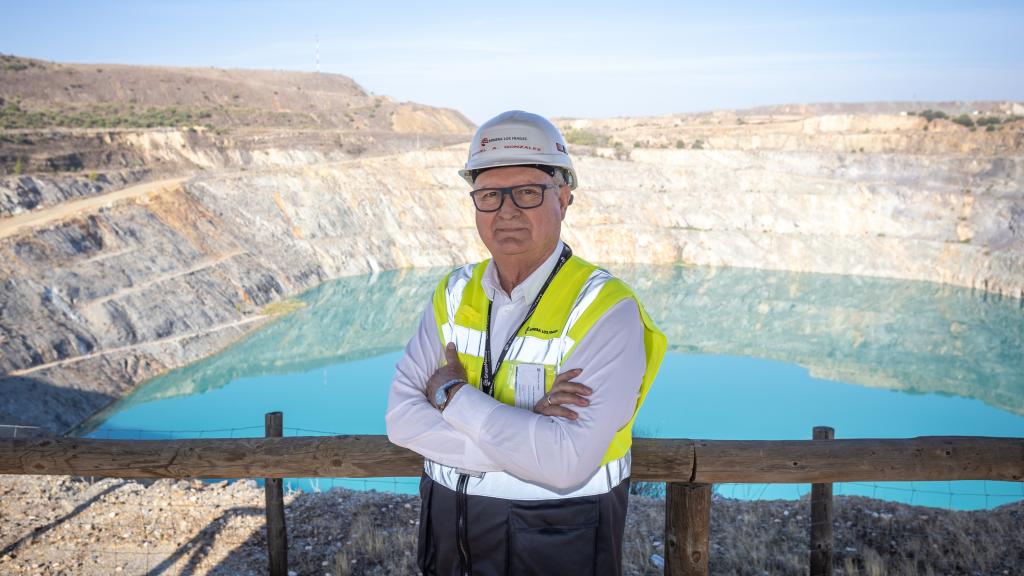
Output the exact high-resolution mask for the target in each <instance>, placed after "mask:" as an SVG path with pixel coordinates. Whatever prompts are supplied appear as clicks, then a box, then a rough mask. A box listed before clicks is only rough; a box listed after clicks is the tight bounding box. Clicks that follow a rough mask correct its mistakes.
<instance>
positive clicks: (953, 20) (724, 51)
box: [0, 0, 1024, 124]
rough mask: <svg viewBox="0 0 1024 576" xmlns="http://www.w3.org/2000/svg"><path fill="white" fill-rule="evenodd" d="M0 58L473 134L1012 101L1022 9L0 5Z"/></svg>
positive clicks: (1021, 79) (988, 5) (216, 0)
mask: <svg viewBox="0 0 1024 576" xmlns="http://www.w3.org/2000/svg"><path fill="white" fill-rule="evenodd" d="M2 3H3V14H4V18H3V21H2V22H0V52H2V53H4V54H16V55H19V56H27V57H34V58H41V59H45V60H54V61H60V62H85V63H123V64H146V65H166V66H214V67H219V68H271V69H286V70H307V71H314V70H316V53H317V39H319V54H320V71H322V72H333V73H339V74H344V75H346V76H349V77H352V78H354V79H355V80H356V81H357V82H358V83H359V84H360V85H362V86H363V87H364V88H365V89H366V90H368V91H371V92H373V93H374V94H384V95H387V96H390V97H392V98H394V99H396V100H399V101H406V100H409V101H414V102H420V103H423V104H429V105H433V106H443V107H449V108H455V109H457V110H459V111H460V112H462V113H463V114H465V115H466V116H467V117H469V119H470V120H473V121H474V122H476V123H478V124H479V123H482V122H483V121H485V120H486V119H487V118H489V117H491V116H493V115H494V114H497V113H499V112H501V111H503V110H507V109H511V108H521V109H526V110H530V111H533V112H537V113H540V114H543V115H546V116H561V117H566V116H570V117H610V116H641V115H661V114H671V113H680V112H697V111H705V110H714V109H723V108H746V107H751V106H759V105H770V104H784V103H809V102H855V101H877V100H929V101H938V100H1024V34H1021V33H1020V28H1021V23H1022V22H1024V2H1021V1H1019V0H1017V1H1015V2H992V1H984V0H980V1H976V2H967V1H966V0H965V1H962V2H951V1H944V0H934V1H905V2H900V1H895V0H894V1H889V2H876V1H873V0H866V1H860V2H821V1H816V2H782V1H780V2H752V1H748V2H701V3H696V2H690V1H682V0H680V1H675V2H642V1H637V0H634V1H628V2H622V1H619V2H601V1H591V2H575V1H563V2H552V1H547V2H535V1H530V0H525V1H519V2H509V1H505V2H445V1H443V0H435V1H431V2H395V1H392V2H386V1H379V0H377V1H363V2H351V1H333V2H330V1H320V0H294V1H290V2H284V1H246V2H243V1H240V0H202V1H199V0H178V1H168V2H149V1H146V2H139V1H131V2H71V1H65V2H54V1H46V0H33V1H31V2H27V1H24V0H3V2H2Z"/></svg>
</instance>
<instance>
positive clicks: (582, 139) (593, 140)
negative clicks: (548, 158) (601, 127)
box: [565, 128, 608, 146]
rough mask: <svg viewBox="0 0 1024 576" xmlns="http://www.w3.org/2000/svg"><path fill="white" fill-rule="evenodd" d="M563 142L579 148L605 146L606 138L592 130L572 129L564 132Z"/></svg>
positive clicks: (606, 143)
mask: <svg viewBox="0 0 1024 576" xmlns="http://www.w3.org/2000/svg"><path fill="white" fill-rule="evenodd" d="M565 141H566V142H568V143H569V144H576V145H580V146H607V145H608V137H607V136H605V135H604V134H601V133H600V132H594V131H592V130H583V129H579V130H577V129H573V128H570V129H568V130H566V131H565Z"/></svg>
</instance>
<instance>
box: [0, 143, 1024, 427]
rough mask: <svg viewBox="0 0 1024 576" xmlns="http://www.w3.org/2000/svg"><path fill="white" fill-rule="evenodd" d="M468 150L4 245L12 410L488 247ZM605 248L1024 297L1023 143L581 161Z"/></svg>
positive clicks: (92, 392)
mask: <svg viewBox="0 0 1024 576" xmlns="http://www.w3.org/2000/svg"><path fill="white" fill-rule="evenodd" d="M463 161H464V149H463V147H461V146H456V147H452V148H448V149H436V150H429V151H414V152H407V153H402V154H397V155H393V156H382V157H376V158H368V159H361V160H346V161H340V162H333V163H330V162H328V163H319V164H314V165H308V166H291V167H287V166H284V167H281V166H279V167H274V168H267V169H250V170H246V171H239V172H233V173H220V174H212V173H211V174H204V175H200V176H197V177H196V178H194V179H192V180H190V181H188V182H186V183H185V184H184V185H183V186H181V187H179V188H177V189H175V190H173V191H172V192H169V193H162V194H160V193H155V194H153V195H150V196H146V197H143V198H139V199H135V200H131V201H126V202H122V203H119V204H115V205H113V206H110V207H107V208H104V209H101V210H99V211H96V212H92V213H88V214H83V215H80V216H76V217H74V218H71V219H70V220H64V221H62V222H61V223H59V224H54V225H51V226H49V227H45V228H40V229H36V230H32V231H30V232H24V233H21V234H19V235H17V236H14V237H11V238H7V239H4V240H0V374H5V375H6V376H0V395H2V397H0V400H2V402H0V423H17V422H19V421H20V422H23V423H30V424H36V425H42V426H45V427H47V428H48V429H50V430H52V431H54V432H62V431H64V430H66V429H68V428H69V427H71V426H73V425H74V424H75V423H77V422H79V421H80V420H82V419H83V418H85V417H87V416H88V415H89V414H91V413H93V412H94V411H96V410H98V409H100V408H102V407H103V406H105V405H106V404H108V403H109V402H111V401H112V400H114V399H115V398H117V397H119V396H121V395H122V394H123V393H124V392H125V391H127V390H129V389H130V388H131V387H132V386H133V385H134V384H136V383H138V382H140V381H142V380H145V379H147V378H149V377H152V376H154V375H156V374H158V373H161V372H164V371H166V370H169V369H173V368H175V367H179V366H182V365H185V364H187V363H190V362H192V361H195V360H197V359H199V358H201V357H203V356H205V355H208V354H210V353H211V352H213V351H216V350H217V349H219V348H222V347H223V346H225V345H227V344H229V343H230V342H232V341H233V340H235V339H237V338H238V337H239V336H240V335H242V334H244V333H245V332H246V331H247V330H249V329H251V328H253V327H255V326H258V325H260V324H261V323H262V322H265V321H267V320H266V318H265V317H263V316H261V314H260V311H261V310H262V308H263V306H265V305H266V304H268V303H271V302H274V301H278V300H281V299H283V298H286V297H288V296H291V295H294V294H297V293H299V292H301V291H303V290H306V289H308V288H311V287H313V286H315V285H317V284H319V283H321V282H323V281H325V280H328V279H331V278H335V277H340V276H346V275H354V274H364V273H370V272H373V271H378V270H385V269H391V268H403V267H423V266H453V265H456V264H460V263H463V262H467V261H473V260H479V259H481V258H483V257H485V256H486V251H485V250H484V248H483V246H482V245H481V244H480V241H479V239H478V237H477V234H476V229H475V225H474V214H473V209H472V205H471V203H470V202H469V199H468V198H467V192H468V189H467V186H466V184H465V182H463V181H462V180H461V179H460V178H459V176H458V175H457V174H456V170H457V169H458V167H460V165H461V164H462V162H463ZM576 162H577V169H578V172H579V174H580V180H581V182H582V187H581V188H580V189H579V190H578V191H577V193H576V202H575V203H574V204H573V206H572V208H570V210H569V215H568V217H567V218H566V222H565V227H564V229H563V236H564V238H565V239H566V240H567V241H568V242H569V243H570V244H571V245H572V246H573V247H574V249H575V251H576V253H577V254H579V255H581V256H583V257H584V258H587V259H589V260H592V261H599V262H608V263H616V262H638V263H684V264H699V265H704V264H708V265H722V266H741V267H754V268H772V269H783V270H795V271H807V272H825V273H844V274H860V275H870V276H883V277H891V278H904V279H913V280H927V281H936V282H946V283H950V284H955V285H959V286H965V287H972V288H977V289H981V290H988V291H990V292H995V293H1000V294H1005V295H1009V296H1014V297H1018V298H1019V297H1021V295H1022V292H1024V190H1022V184H1021V183H1022V182H1024V178H1022V176H1024V174H1022V171H1024V169H1022V163H1021V159H1020V158H1018V157H1013V158H969V157H959V156H943V157H938V156H906V155H899V156H897V155H886V154H877V155H873V154H856V155H851V154H841V153H827V154H826V153H810V152H808V153H800V152H779V151H776V152H750V151H717V150H634V151H633V156H632V159H631V160H630V161H617V160H610V159H604V158H598V157H592V156H581V157H578V158H577V159H576Z"/></svg>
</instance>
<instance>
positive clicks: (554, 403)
mask: <svg viewBox="0 0 1024 576" xmlns="http://www.w3.org/2000/svg"><path fill="white" fill-rule="evenodd" d="M582 373H583V369H582V368H574V369H572V370H567V371H565V372H562V373H561V374H559V375H558V376H557V377H555V383H554V384H552V385H551V390H550V391H549V392H548V393H547V394H545V395H544V396H542V397H541V399H540V400H538V401H537V404H536V405H534V407H533V411H534V412H536V413H537V414H544V415H545V416H561V417H563V418H568V419H570V420H575V419H576V418H578V417H579V416H578V415H577V414H576V412H574V411H572V410H570V409H568V408H566V407H565V405H566V404H573V405H576V406H589V405H590V400H588V399H586V398H584V396H590V395H591V394H593V393H594V391H593V390H591V389H590V388H589V387H587V386H584V385H583V384H580V383H579V382H572V381H571V379H572V378H576V377H577V376H579V375H580V374H582Z"/></svg>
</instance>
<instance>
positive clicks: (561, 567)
mask: <svg viewBox="0 0 1024 576" xmlns="http://www.w3.org/2000/svg"><path fill="white" fill-rule="evenodd" d="M420 498H421V499H422V504H421V508H420V529H419V545H418V548H417V557H416V560H417V563H418V565H419V568H420V570H421V571H422V572H423V574H424V575H426V576H462V575H463V574H464V573H463V572H462V569H461V566H460V559H459V553H458V550H457V541H456V539H457V530H456V526H457V524H456V522H457V520H456V493H455V491H454V490H451V489H450V488H447V487H446V486H443V485H441V484H438V483H436V482H434V481H433V480H432V479H431V478H430V477H429V476H427V475H426V474H424V475H423V476H422V478H421V479H420ZM628 499H629V479H628V478H627V479H626V480H624V481H623V482H622V483H621V484H619V485H618V486H616V487H615V488H614V489H612V491H611V492H608V493H606V494H601V495H597V496H582V497H578V498H564V499H557V500H506V499H504V498H490V497H487V496H467V497H466V502H467V514H466V516H467V522H468V526H467V530H466V531H465V532H466V533H467V534H468V538H467V540H468V549H469V550H468V552H469V557H470V558H471V562H470V570H469V571H468V572H467V573H470V574H472V575H473V576H526V575H533V574H537V575H563V574H565V575H573V576H577V575H579V576H589V575H595V576H598V575H600V576H604V575H613V576H620V575H621V574H622V534H623V531H624V529H625V526H626V508H627V506H628Z"/></svg>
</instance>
